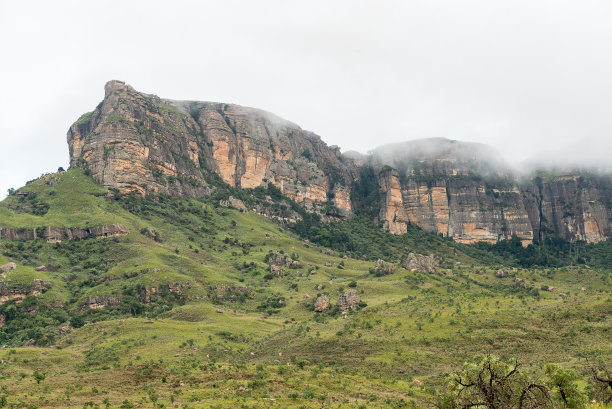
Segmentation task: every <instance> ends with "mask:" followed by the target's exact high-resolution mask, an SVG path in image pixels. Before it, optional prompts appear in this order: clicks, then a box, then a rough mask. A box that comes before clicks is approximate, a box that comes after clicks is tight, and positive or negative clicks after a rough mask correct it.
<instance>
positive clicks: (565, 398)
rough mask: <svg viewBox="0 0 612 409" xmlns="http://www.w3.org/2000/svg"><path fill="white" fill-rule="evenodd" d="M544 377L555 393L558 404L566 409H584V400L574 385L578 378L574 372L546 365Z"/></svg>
mask: <svg viewBox="0 0 612 409" xmlns="http://www.w3.org/2000/svg"><path fill="white" fill-rule="evenodd" d="M546 376H548V386H549V387H550V388H551V389H553V390H555V391H556V392H557V393H556V394H555V397H556V399H557V400H558V401H559V403H562V404H563V405H565V407H567V408H584V406H585V405H586V399H585V397H584V395H583V394H582V393H581V392H580V390H579V389H578V386H577V385H576V381H577V380H578V376H577V375H576V372H575V371H573V370H571V369H565V368H561V367H560V366H557V365H553V364H548V365H546Z"/></svg>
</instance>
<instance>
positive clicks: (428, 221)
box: [360, 139, 612, 245]
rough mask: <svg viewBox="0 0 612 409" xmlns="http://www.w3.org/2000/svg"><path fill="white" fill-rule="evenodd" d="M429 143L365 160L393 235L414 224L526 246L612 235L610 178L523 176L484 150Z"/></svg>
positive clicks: (464, 238)
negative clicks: (376, 177) (376, 179)
mask: <svg viewBox="0 0 612 409" xmlns="http://www.w3.org/2000/svg"><path fill="white" fill-rule="evenodd" d="M425 142H426V141H416V142H415V143H412V144H405V145H404V146H403V147H401V146H398V145H394V146H393V148H394V149H391V150H390V149H389V148H387V147H383V148H381V149H377V150H375V151H374V152H373V154H372V156H371V157H370V158H365V159H364V158H361V159H360V160H361V161H362V162H363V163H369V165H370V166H373V167H375V168H377V169H379V185H380V189H381V192H382V193H383V200H382V206H381V211H380V219H381V221H382V222H383V226H384V227H385V228H386V229H387V230H389V231H390V232H391V233H394V234H402V233H404V232H405V231H406V226H407V224H408V223H412V224H415V225H418V226H420V227H421V228H423V229H424V230H426V231H428V232H430V233H434V234H440V235H444V236H450V237H453V238H454V239H455V240H456V241H459V242H463V243H475V242H478V241H487V242H496V241H498V240H501V239H508V238H510V237H512V236H513V235H516V236H518V237H519V238H520V239H521V241H522V242H523V244H524V245H527V244H529V243H531V242H532V241H533V240H541V239H544V238H546V237H559V238H563V239H566V240H584V241H587V242H598V241H602V240H606V239H608V238H610V237H612V223H611V222H610V220H611V218H612V202H611V198H612V178H611V177H610V176H596V175H593V174H586V173H585V174H581V173H580V172H578V173H576V172H571V173H566V174H563V173H561V174H559V175H557V176H552V175H550V174H549V175H548V176H547V177H546V178H545V179H543V178H542V177H535V178H521V177H518V176H516V175H514V174H513V173H512V172H511V171H510V170H509V167H508V166H507V165H505V164H504V163H503V162H501V164H498V163H497V162H498V161H500V159H499V157H498V155H495V154H492V153H491V152H490V151H489V150H487V149H483V148H482V147H481V146H478V145H476V146H475V147H474V146H471V145H472V144H465V146H463V144H461V143H459V142H457V141H446V142H445V141H444V140H439V139H434V140H432V141H431V143H432V146H433V148H432V147H429V148H426V147H425V146H423V145H426V143H425ZM471 148H474V150H473V151H470V149H471ZM390 166H394V168H391V167H390ZM396 169H397V170H396Z"/></svg>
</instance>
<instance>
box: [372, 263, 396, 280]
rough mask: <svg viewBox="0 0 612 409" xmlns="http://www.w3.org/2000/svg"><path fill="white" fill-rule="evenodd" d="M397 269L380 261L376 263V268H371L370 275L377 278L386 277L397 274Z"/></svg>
mask: <svg viewBox="0 0 612 409" xmlns="http://www.w3.org/2000/svg"><path fill="white" fill-rule="evenodd" d="M395 268H396V267H395V265H393V264H391V263H387V262H386V261H384V260H381V259H378V260H376V262H375V263H374V267H371V268H370V274H374V275H375V276H376V277H380V276H385V275H389V274H393V272H395Z"/></svg>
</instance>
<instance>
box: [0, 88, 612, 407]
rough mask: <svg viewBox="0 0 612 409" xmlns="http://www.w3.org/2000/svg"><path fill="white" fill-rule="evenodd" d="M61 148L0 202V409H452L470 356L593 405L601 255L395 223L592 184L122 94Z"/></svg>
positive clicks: (244, 113)
mask: <svg viewBox="0 0 612 409" xmlns="http://www.w3.org/2000/svg"><path fill="white" fill-rule="evenodd" d="M219 111H221V112H219ZM192 114H193V115H192ZM224 115H225V118H227V120H226V119H224ZM194 116H195V118H197V119H194ZM206 118H211V119H206ZM232 127H234V128H235V131H234V130H233V129H232ZM277 132H278V135H277ZM69 143H70V150H71V159H72V166H71V167H70V168H69V169H68V170H65V171H64V170H63V169H60V170H58V171H57V172H53V173H49V174H45V175H42V176H41V177H40V178H37V179H35V180H32V181H30V182H28V183H27V184H26V185H25V186H23V187H21V188H19V189H17V190H16V191H14V192H11V194H10V195H9V196H8V197H7V198H6V199H4V200H3V201H1V202H0V379H1V380H2V385H1V386H0V407H9V408H31V409H34V408H71V409H74V408H92V409H93V408H97V407H106V408H120V409H129V408H151V407H153V408H164V407H168V408H170V407H173V408H185V409H188V408H193V409H196V408H244V409H254V408H262V407H271V408H320V407H325V408H334V409H339V408H359V409H361V408H411V407H412V408H426V407H427V408H428V407H432V402H435V403H437V404H438V406H440V407H456V405H454V406H453V401H451V400H448V399H447V398H448V396H449V395H447V393H452V389H451V390H449V389H448V384H449V379H450V380H452V379H456V377H451V378H449V377H448V374H449V373H454V372H456V371H457V370H459V369H460V368H461V366H462V365H463V364H464V362H466V361H471V360H473V359H480V358H477V357H478V356H479V354H482V353H489V352H492V353H494V354H497V355H499V356H501V357H503V359H504V360H510V359H511V358H512V357H516V358H518V359H520V361H521V364H522V365H524V366H525V367H526V368H527V369H528V370H527V372H528V374H523V373H522V372H521V373H520V374H519V375H520V376H521V379H523V376H525V378H524V380H525V381H527V378H526V377H527V376H532V379H535V380H538V382H540V381H539V379H544V378H545V377H546V376H550V373H549V371H545V370H544V368H546V364H550V363H554V364H557V365H560V366H561V367H562V368H559V369H557V370H555V371H556V372H559V371H567V372H562V373H561V375H563V376H564V377H565V379H566V380H567V379H568V378H569V380H568V381H567V383H564V385H569V386H566V387H567V388H569V387H571V388H572V389H571V390H572V395H571V396H572V397H573V398H576V399H578V398H579V399H581V400H580V402H582V401H583V400H585V399H586V397H588V399H589V400H591V399H595V400H597V401H603V400H605V399H608V398H609V397H610V391H609V390H607V389H606V388H607V386H606V387H602V385H600V384H598V383H597V382H596V381H595V380H594V378H593V376H592V373H591V372H590V371H589V372H588V373H584V372H583V369H584V366H585V364H587V363H588V364H590V363H591V362H594V364H593V365H602V366H601V368H602V369H601V370H600V371H599V374H600V375H601V376H602V377H604V376H607V375H605V372H604V370H603V368H605V365H606V364H607V365H608V368H609V367H610V365H609V361H610V357H611V356H612V351H611V349H610V345H609V342H607V341H606V340H607V339H609V332H610V328H611V327H612V302H611V301H610V300H611V294H612V291H611V286H610V278H611V277H610V271H611V270H610V266H612V243H611V242H605V241H601V242H598V243H585V242H568V241H564V240H561V239H555V240H543V241H542V242H541V243H539V244H537V245H533V246H528V247H522V246H521V242H520V239H518V238H512V239H511V240H508V241H500V242H498V243H495V244H491V243H489V244H487V243H477V244H473V245H468V244H463V243H459V242H458V241H455V240H452V239H451V237H441V236H444V234H432V233H430V232H428V231H426V230H427V228H428V225H427V224H426V223H425V221H426V220H427V217H428V216H427V215H426V214H425V213H423V214H421V215H420V216H419V217H421V218H420V219H418V221H419V223H420V224H421V225H422V226H423V228H420V227H418V226H417V225H416V223H411V222H409V220H408V221H406V220H403V221H402V220H400V219H398V218H395V217H394V218H392V217H391V212H392V211H395V212H396V215H397V216H398V217H399V216H401V215H403V214H406V216H409V215H410V214H411V213H409V212H408V210H410V209H411V208H410V207H409V206H407V203H411V202H408V201H406V198H407V197H409V192H410V191H409V188H410V186H413V185H415V186H417V189H421V187H422V189H429V190H430V191H431V192H437V193H435V194H433V193H432V194H431V197H433V196H435V197H436V200H442V199H444V198H446V200H447V201H448V203H449V205H448V209H447V210H446V211H447V212H448V213H450V214H449V216H448V217H449V220H455V219H454V218H456V217H458V216H457V215H461V217H463V218H466V219H467V220H473V219H474V217H475V216H474V215H472V214H471V213H470V210H469V209H470V208H471V206H475V205H476V206H485V205H486V204H487V203H488V202H486V200H492V202H491V203H493V204H492V205H490V207H491V208H493V209H489V208H485V207H483V209H484V210H482V211H480V210H478V211H477V213H478V212H480V213H484V215H483V216H479V217H482V218H483V222H482V223H485V222H486V223H492V224H490V226H493V227H495V226H497V224H494V223H493V222H490V221H487V220H488V219H486V218H487V217H488V218H493V219H495V217H497V216H495V215H496V214H498V213H495V212H494V210H495V206H494V204H495V203H498V202H497V201H495V200H499V201H501V200H502V199H505V198H504V195H503V194H502V193H498V196H499V197H496V192H495V191H494V190H492V191H491V192H488V191H487V189H488V188H489V187H491V189H498V187H499V186H505V184H507V185H508V186H510V187H512V188H513V189H517V190H518V192H519V193H517V194H516V198H517V199H516V201H517V203H519V202H520V201H521V200H522V201H523V202H524V201H525V200H526V199H525V198H528V197H529V196H528V194H529V192H531V194H532V197H533V198H534V200H535V201H536V204H538V203H539V204H538V206H537V207H538V210H539V212H540V213H539V214H541V216H539V217H540V219H543V218H544V217H549V207H547V206H549V205H548V204H547V203H557V202H559V201H560V200H561V199H558V198H557V197H562V198H567V199H564V200H570V199H569V198H571V197H574V196H572V195H575V194H576V192H577V191H579V192H582V193H581V194H582V195H584V194H585V192H587V191H588V192H593V193H592V194H595V193H597V194H602V195H603V193H601V192H606V189H607V186H609V185H608V184H607V183H608V182H607V179H606V178H605V177H604V176H588V175H585V176H577V177H576V178H574V177H573V176H564V175H553V174H550V173H548V174H547V173H543V172H541V173H539V174H537V175H534V176H533V178H531V179H527V180H521V179H518V178H517V177H515V176H513V174H510V175H508V174H507V171H506V170H505V168H504V167H500V166H498V165H499V162H497V161H496V160H495V161H491V160H489V159H490V158H491V157H492V156H491V155H492V153H491V152H490V150H489V149H488V148H486V147H482V146H479V145H471V144H463V143H461V142H455V141H447V140H434V141H417V142H414V143H409V144H408V145H405V146H404V147H402V148H401V149H395V150H400V151H401V152H398V155H397V156H394V157H393V158H392V159H389V158H388V156H387V155H382V154H381V153H386V152H387V151H388V149H387V150H385V149H384V148H381V150H380V151H378V152H379V154H378V155H376V154H375V153H374V154H372V155H356V154H353V155H347V156H345V155H341V154H340V153H339V151H338V149H337V148H333V147H328V146H327V145H325V144H324V143H323V142H322V141H321V140H320V139H319V138H318V137H316V136H315V135H313V134H311V133H308V132H306V131H302V130H300V129H299V127H297V126H296V125H293V124H291V123H289V122H286V121H283V120H280V119H278V118H276V117H274V116H272V115H271V114H268V113H265V112H262V111H257V110H253V109H250V108H242V107H238V106H233V105H228V106H227V108H225V105H224V104H216V103H199V102H198V103H196V102H176V101H167V100H161V99H159V98H157V97H154V96H152V95H146V94H140V93H137V92H136V91H134V90H132V89H131V88H130V87H129V86H126V85H125V84H123V83H120V82H111V83H109V84H108V85H107V92H106V97H105V100H104V101H103V102H102V103H101V104H100V106H99V107H98V108H96V109H95V110H94V111H93V112H92V113H89V114H86V115H85V116H84V117H82V118H81V119H80V120H79V121H77V123H75V124H74V125H73V126H72V127H71V129H70V131H69ZM430 143H433V144H435V145H436V149H429V148H428V145H429V144H430ZM424 146H425V147H427V149H426V148H425V147H424ZM225 148H227V149H225ZM474 149H475V150H476V153H474V152H473V150H474ZM393 150H394V149H391V151H393ZM404 151H408V152H404ZM251 154H253V155H255V157H256V158H257V160H252V157H251V156H249V155H251ZM215 155H216V156H215ZM257 155H259V156H257ZM349 156H350V157H349ZM330 164H331V166H330ZM475 164H476V165H477V166H476V167H475ZM260 165H261V166H262V167H260ZM264 165H265V166H264ZM262 175H263V176H262ZM260 177H261V179H260ZM581 177H582V178H583V179H580V178H581ZM595 182H597V183H599V184H593V185H589V184H590V183H595ZM481 186H482V187H481ZM513 186H514V187H513ZM438 188H439V190H435V189H438ZM442 189H444V190H442ZM572 189H574V190H572ZM576 189H577V190H576ZM540 192H549V193H542V194H541V193H540ZM436 195H437V196H436ZM564 195H565V196H564ZM506 196H507V195H506ZM519 198H520V200H519ZM538 198H544V199H545V200H544V199H538ZM428 200H429V199H428ZM506 200H507V198H506ZM538 200H539V202H538ZM597 200H600V199H597ZM342 202H344V203H345V205H344V206H343V205H342ZM523 202H520V203H523ZM419 203H420V202H419ZM579 205H580V206H581V205H582V204H580V203H578V204H576V206H579ZM590 205H591V206H594V204H590ZM394 206H395V207H394ZM419 206H421V207H420V209H425V210H427V209H431V208H432V207H431V206H430V205H428V204H427V203H426V201H423V204H419ZM427 206H430V207H427ZM338 207H339V208H338ZM412 208H413V209H419V207H418V206H417V205H416V204H415V205H413V207H412ZM433 209H434V210H436V211H438V213H440V210H439V209H440V207H433ZM503 209H504V216H505V217H506V218H508V217H507V214H508V213H507V209H505V208H503ZM540 209H541V210H540ZM551 209H553V210H554V211H558V209H556V208H551ZM425 210H423V211H425ZM485 210H486V211H485ZM495 211H497V210H495ZM417 214H418V213H417ZM438 216H439V217H440V218H442V216H443V215H441V214H438ZM568 217H569V216H568ZM598 217H600V216H598ZM441 220H442V222H439V223H442V224H443V219H441ZM385 222H386V223H385ZM430 223H431V224H430V225H431V226H433V227H435V228H438V226H439V223H438V222H437V221H436V220H433V221H432V220H430ZM453 223H455V222H454V221H453ZM457 223H458V222H457ZM495 223H498V222H495ZM449 224H452V223H449ZM464 225H465V223H464ZM569 225H570V224H565V225H562V226H560V227H563V226H569ZM385 226H386V229H384V228H381V227H385ZM487 226H489V225H487ZM395 228H399V229H402V230H401V233H402V234H391V232H390V231H392V230H393V229H395ZM546 234H547V235H550V236H552V235H553V234H556V233H555V232H546ZM552 237H554V236H552ZM485 238H487V237H485ZM549 238H550V237H549ZM475 357H476V358H475ZM584 357H588V359H589V361H585V359H584ZM466 368H468V369H469V368H472V366H466ZM595 373H597V367H595ZM564 374H565V375H564ZM570 375H571V377H570ZM575 381H578V383H576V382H575ZM542 382H544V381H542ZM564 382H565V381H564ZM550 385H551V386H550V393H549V394H550V396H551V398H553V399H555V403H557V404H558V406H559V407H563V402H562V401H561V398H560V397H559V396H557V395H559V393H558V388H557V387H556V386H554V384H553V383H552V381H550ZM574 387H575V388H574ZM574 389H575V390H574ZM538 390H540V389H538ZM568 390H569V389H568ZM445 399H446V400H445ZM517 399H518V397H517ZM577 401H578V400H577ZM442 404H444V405H445V406H442ZM449 405H450V406H449ZM530 407H537V406H534V405H531V406H530ZM603 407H604V406H598V404H595V405H593V406H590V407H589V409H597V408H599V409H601V408H603ZM606 409H607V408H606Z"/></svg>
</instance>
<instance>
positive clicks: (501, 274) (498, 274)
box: [495, 269, 508, 277]
mask: <svg viewBox="0 0 612 409" xmlns="http://www.w3.org/2000/svg"><path fill="white" fill-rule="evenodd" d="M507 275H508V272H507V271H506V270H504V269H500V270H497V271H496V272H495V276H496V277H506V276H507Z"/></svg>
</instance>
